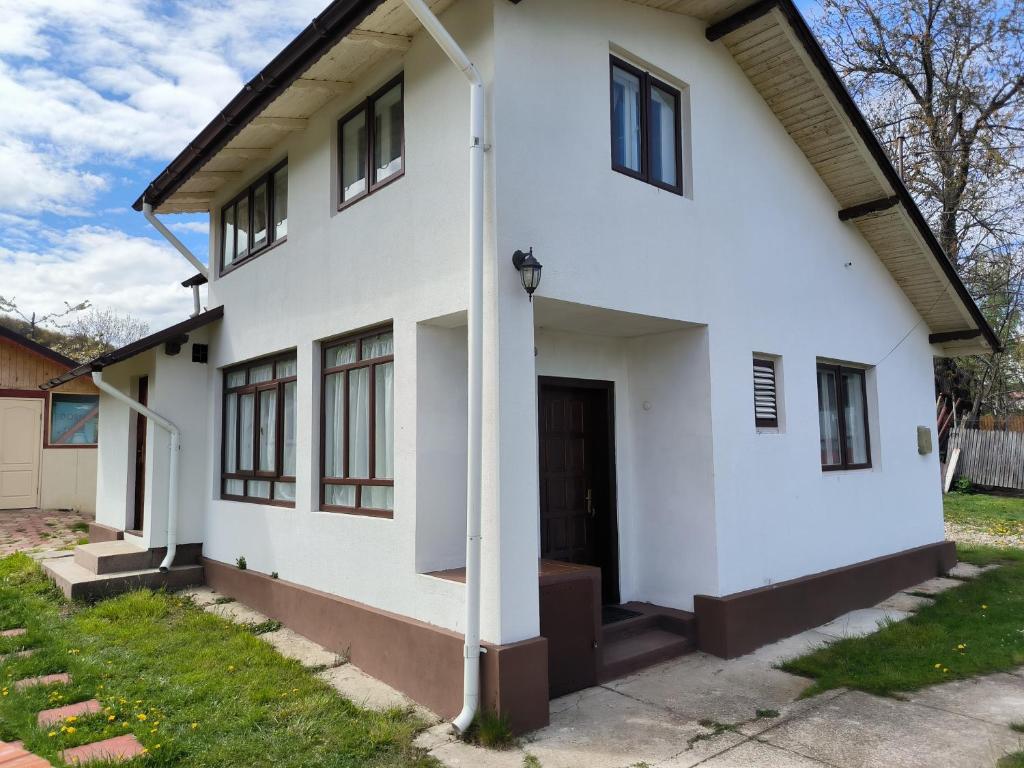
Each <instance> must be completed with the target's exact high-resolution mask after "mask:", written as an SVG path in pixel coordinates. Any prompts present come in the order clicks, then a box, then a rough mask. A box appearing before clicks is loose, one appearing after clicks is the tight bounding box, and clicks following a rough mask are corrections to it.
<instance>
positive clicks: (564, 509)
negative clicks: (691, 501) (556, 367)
mask: <svg viewBox="0 0 1024 768" xmlns="http://www.w3.org/2000/svg"><path fill="white" fill-rule="evenodd" d="M538 405H539V409H538V410H539V422H540V423H539V438H540V542H541V543H540V548H541V557H542V558H545V559H548V560H561V561H563V562H568V563H580V564H583V565H593V566H596V567H598V568H600V569H601V591H602V600H603V602H605V603H611V604H614V603H618V602H619V569H618V526H617V522H616V511H615V463H614V447H613V443H614V435H613V431H612V429H613V427H612V425H613V423H614V422H613V385H612V383H611V382H604V381H589V380H588V381H582V380H568V379H552V378H547V377H542V378H541V379H540V392H539V403H538Z"/></svg>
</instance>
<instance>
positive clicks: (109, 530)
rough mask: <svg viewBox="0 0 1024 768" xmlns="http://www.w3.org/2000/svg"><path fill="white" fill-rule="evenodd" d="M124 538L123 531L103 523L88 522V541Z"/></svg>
mask: <svg viewBox="0 0 1024 768" xmlns="http://www.w3.org/2000/svg"><path fill="white" fill-rule="evenodd" d="M123 538H124V531H120V530H118V529H117V528H114V527H112V526H109V525H103V523H89V543H90V544H96V543H98V542H101V541H120V540H121V539H123Z"/></svg>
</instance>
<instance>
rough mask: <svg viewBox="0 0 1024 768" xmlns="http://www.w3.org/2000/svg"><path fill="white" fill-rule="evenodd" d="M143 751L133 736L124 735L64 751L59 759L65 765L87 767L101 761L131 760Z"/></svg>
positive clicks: (143, 748)
mask: <svg viewBox="0 0 1024 768" xmlns="http://www.w3.org/2000/svg"><path fill="white" fill-rule="evenodd" d="M145 751H146V750H145V747H143V746H142V744H140V743H139V740H138V739H136V738H135V736H133V735H132V734H126V735H124V736H115V737H114V738H112V739H104V740H103V741H94V742H93V743H92V744H83V745H82V746H80V747H72V748H71V749H65V750H64V751H63V752H61V753H60V757H61V759H62V760H63V761H64V763H65V764H67V765H88V764H89V763H95V762H99V761H101V760H105V761H108V762H116V761H122V760H131V759H132V758H133V757H138V756H139V755H142V754H145Z"/></svg>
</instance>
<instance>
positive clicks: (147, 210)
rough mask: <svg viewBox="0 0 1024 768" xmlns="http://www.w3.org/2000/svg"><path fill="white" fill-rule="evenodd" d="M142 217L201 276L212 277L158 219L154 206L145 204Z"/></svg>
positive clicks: (143, 204) (201, 263) (203, 265)
mask: <svg viewBox="0 0 1024 768" xmlns="http://www.w3.org/2000/svg"><path fill="white" fill-rule="evenodd" d="M142 215H143V216H145V217H146V221H148V222H149V223H150V224H152V225H153V226H154V227H155V228H156V231H157V232H159V233H160V234H161V235H163V236H164V237H165V238H166V239H167V242H169V243H170V244H171V245H173V246H174V247H175V248H177V249H178V253H180V254H181V255H182V256H184V257H185V258H186V259H188V260H189V261H190V262H191V264H192V266H193V267H195V268H196V269H197V270H199V274H201V275H202V276H203V277H207V278H208V277H209V276H210V273H209V271H208V270H207V269H206V265H205V264H203V262H201V261H200V260H199V259H197V258H196V255H195V254H194V253H192V251H190V250H189V249H188V248H186V247H185V244H184V243H183V242H181V240H179V239H178V238H176V237H175V236H174V233H173V232H171V230H169V229H168V228H167V227H165V226H164V223H163V222H162V221H160V219H158V218H157V217H156V214H155V213H153V206H152V205H150V204H149V203H147V202H143V203H142Z"/></svg>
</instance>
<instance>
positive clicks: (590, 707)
mask: <svg viewBox="0 0 1024 768" xmlns="http://www.w3.org/2000/svg"><path fill="white" fill-rule="evenodd" d="M564 698H566V699H568V698H569V697H564ZM574 698H575V705H574V706H568V707H564V708H559V709H558V711H557V712H555V713H554V714H553V715H552V716H551V723H550V725H548V726H547V727H546V728H542V729H541V730H539V731H537V732H535V733H534V734H532V737H531V741H530V743H528V744H526V745H525V749H526V750H527V751H528V752H529V753H530V754H532V755H535V756H536V757H537V759H538V760H539V761H540V763H541V765H543V766H544V768H582V767H583V766H586V768H621V767H622V766H626V765H633V764H635V763H641V762H644V763H649V764H651V765H660V764H661V763H662V762H663V761H666V760H669V759H673V760H675V762H674V763H673V766H674V768H686V767H687V766H692V765H696V764H697V763H699V762H701V761H702V760H705V759H707V758H708V757H710V756H711V755H714V754H717V753H718V752H721V751H722V750H725V749H728V748H729V747H731V746H734V745H736V744H738V743H739V742H740V741H742V740H743V739H744V738H745V737H743V736H741V735H739V734H736V733H723V734H721V735H719V736H715V737H714V738H701V739H700V740H698V741H694V742H692V744H691V739H694V738H695V737H703V736H707V735H708V734H709V733H710V731H709V730H708V729H707V728H704V727H702V726H701V725H700V724H698V723H697V722H696V721H695V720H690V719H688V718H685V717H680V716H678V715H677V714H675V713H673V712H670V711H669V710H667V709H665V708H664V707H661V706H655V705H653V704H649V703H647V702H644V701H638V700H637V699H635V698H633V697H631V696H628V695H623V694H621V693H618V692H617V691H614V690H612V689H610V688H607V687H598V688H589V689H587V690H585V691H581V692H580V693H579V694H576V695H575V697H574ZM467 765H470V763H467Z"/></svg>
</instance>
